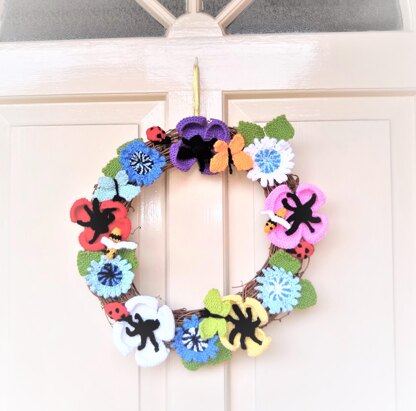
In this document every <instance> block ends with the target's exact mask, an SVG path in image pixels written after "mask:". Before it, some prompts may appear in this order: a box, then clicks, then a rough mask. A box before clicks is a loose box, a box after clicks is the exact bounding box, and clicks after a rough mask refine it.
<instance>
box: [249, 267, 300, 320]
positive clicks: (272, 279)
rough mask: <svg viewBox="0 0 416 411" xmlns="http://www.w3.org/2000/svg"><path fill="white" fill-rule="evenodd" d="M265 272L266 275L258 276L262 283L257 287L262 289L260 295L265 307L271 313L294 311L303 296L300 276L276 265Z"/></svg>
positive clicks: (259, 281) (259, 289)
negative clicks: (295, 275)
mask: <svg viewBox="0 0 416 411" xmlns="http://www.w3.org/2000/svg"><path fill="white" fill-rule="evenodd" d="M263 274H264V277H257V278H256V281H257V282H258V283H260V284H261V285H258V286H257V287H255V289H256V290H258V291H260V292H259V294H258V297H259V299H261V300H262V304H263V307H265V308H267V309H268V310H269V311H270V314H279V313H281V312H288V311H292V310H293V307H294V306H296V305H297V304H298V300H297V299H298V298H299V297H300V296H301V294H300V292H299V291H300V290H301V285H300V284H299V278H298V277H294V276H293V274H292V273H291V272H288V271H285V270H284V269H283V268H279V267H276V266H273V267H268V268H265V269H264V270H263Z"/></svg>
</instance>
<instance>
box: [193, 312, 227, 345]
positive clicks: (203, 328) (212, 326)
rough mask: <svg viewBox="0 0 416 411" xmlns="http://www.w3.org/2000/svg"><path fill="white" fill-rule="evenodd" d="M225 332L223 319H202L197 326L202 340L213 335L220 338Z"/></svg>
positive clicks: (225, 325)
mask: <svg viewBox="0 0 416 411" xmlns="http://www.w3.org/2000/svg"><path fill="white" fill-rule="evenodd" d="M226 332H227V322H226V321H225V319H223V318H213V317H209V318H204V319H203V320H202V321H201V323H200V324H199V333H200V334H201V337H202V338H203V339H204V340H208V339H210V338H212V337H213V336H214V335H215V334H218V335H219V336H220V337H222V336H223V335H224V334H225V333H226Z"/></svg>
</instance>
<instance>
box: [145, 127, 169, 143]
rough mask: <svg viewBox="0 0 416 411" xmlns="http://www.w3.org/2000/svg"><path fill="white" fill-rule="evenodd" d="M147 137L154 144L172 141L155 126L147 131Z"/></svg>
mask: <svg viewBox="0 0 416 411" xmlns="http://www.w3.org/2000/svg"><path fill="white" fill-rule="evenodd" d="M146 136H147V139H148V140H149V141H152V142H153V143H168V142H169V141H170V140H169V139H168V138H167V137H166V133H165V131H164V130H162V129H161V128H160V127H159V126H153V127H150V128H148V129H147V130H146Z"/></svg>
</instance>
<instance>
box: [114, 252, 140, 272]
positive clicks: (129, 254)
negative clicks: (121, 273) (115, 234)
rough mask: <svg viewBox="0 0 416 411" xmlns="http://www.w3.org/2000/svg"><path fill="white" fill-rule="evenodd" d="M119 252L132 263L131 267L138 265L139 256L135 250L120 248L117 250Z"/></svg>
mask: <svg viewBox="0 0 416 411" xmlns="http://www.w3.org/2000/svg"><path fill="white" fill-rule="evenodd" d="M117 254H118V255H119V256H120V257H121V258H122V259H123V260H127V261H128V262H129V263H130V264H131V269H132V270H134V269H135V268H136V267H137V265H138V261H137V257H136V251H135V250H125V249H123V250H119V251H117Z"/></svg>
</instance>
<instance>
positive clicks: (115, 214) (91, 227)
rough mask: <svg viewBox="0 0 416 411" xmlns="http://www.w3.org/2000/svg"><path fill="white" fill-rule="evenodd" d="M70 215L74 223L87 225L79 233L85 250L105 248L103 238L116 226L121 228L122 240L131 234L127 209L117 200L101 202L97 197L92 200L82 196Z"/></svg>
mask: <svg viewBox="0 0 416 411" xmlns="http://www.w3.org/2000/svg"><path fill="white" fill-rule="evenodd" d="M70 217H71V221H72V222H73V223H77V224H79V225H80V226H82V227H85V228H84V231H83V232H82V233H81V234H80V235H79V242H80V244H81V245H82V247H83V248H84V249H85V250H89V251H99V250H104V249H105V246H104V245H103V244H102V243H101V239H102V238H103V236H108V235H109V234H110V233H111V232H112V231H113V230H114V229H115V228H118V229H119V230H120V232H121V239H122V240H125V239H126V238H127V237H128V236H129V235H130V230H131V223H130V220H129V218H128V213H127V209H126V207H124V205H123V204H121V203H119V202H117V201H103V202H102V203H100V202H99V201H98V199H97V198H94V199H93V200H92V202H91V201H88V200H87V199H86V198H81V199H79V200H77V201H75V203H74V204H73V205H72V207H71V211H70Z"/></svg>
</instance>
